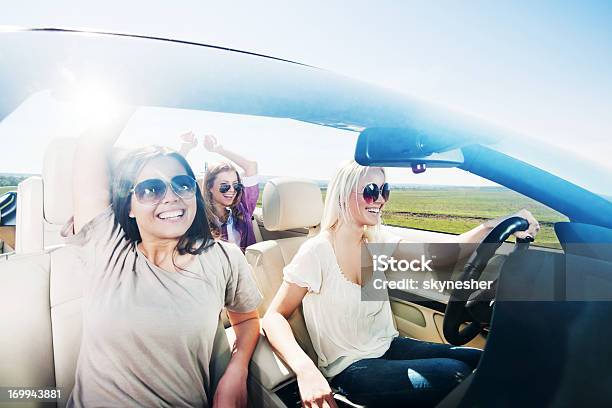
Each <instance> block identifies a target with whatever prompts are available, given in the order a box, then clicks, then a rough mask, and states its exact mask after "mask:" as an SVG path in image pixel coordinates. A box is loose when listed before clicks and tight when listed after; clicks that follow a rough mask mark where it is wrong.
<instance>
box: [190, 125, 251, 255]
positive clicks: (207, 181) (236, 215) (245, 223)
mask: <svg viewBox="0 0 612 408" xmlns="http://www.w3.org/2000/svg"><path fill="white" fill-rule="evenodd" d="M181 139H182V140H183V143H182V145H181V149H180V152H181V153H182V154H183V155H185V156H186V155H187V154H188V153H189V151H190V150H191V149H193V148H194V147H195V146H196V145H197V140H196V139H195V135H194V134H193V132H188V133H185V134H183V135H181ZM204 147H205V148H206V149H207V150H208V151H210V152H214V153H217V154H220V155H221V156H223V157H225V158H227V159H229V160H231V161H232V162H234V163H236V164H237V165H238V166H239V167H240V168H241V169H242V170H243V171H244V172H243V173H242V175H240V174H239V173H238V170H237V169H236V167H234V165H233V164H231V163H230V162H222V163H218V164H215V165H213V166H211V167H209V168H208V169H207V171H206V175H205V176H204V193H205V195H204V198H205V201H206V204H207V206H206V211H207V216H208V219H209V220H210V221H211V229H212V231H213V234H215V236H218V237H220V238H221V239H223V240H225V241H228V242H232V243H235V244H236V245H238V246H239V247H240V249H241V250H242V251H243V252H244V251H245V249H246V247H248V246H249V245H251V244H254V243H255V232H254V231H253V222H252V219H253V211H255V207H256V206H257V198H258V197H259V185H258V180H257V162H256V161H252V160H248V159H246V158H244V157H242V156H241V155H239V154H237V153H234V152H232V151H230V150H227V149H225V148H223V146H221V145H220V144H219V143H218V141H217V138H216V137H215V136H211V135H206V136H205V137H204Z"/></svg>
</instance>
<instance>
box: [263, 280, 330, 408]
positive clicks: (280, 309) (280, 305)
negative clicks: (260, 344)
mask: <svg viewBox="0 0 612 408" xmlns="http://www.w3.org/2000/svg"><path fill="white" fill-rule="evenodd" d="M307 291H308V290H307V289H306V288H302V287H300V286H298V285H296V284H293V283H287V282H283V284H282V285H281V287H280V288H279V289H278V292H276V296H274V299H273V300H272V303H271V304H270V306H269V307H268V310H267V311H266V314H265V316H264V318H263V329H264V332H265V333H266V336H267V338H268V340H269V341H270V344H271V345H272V347H274V349H275V350H276V351H277V352H278V354H280V357H281V358H282V359H283V360H284V361H285V362H286V363H287V364H288V365H289V367H291V369H292V370H293V372H294V373H295V374H296V375H297V380H298V386H299V389H300V395H301V398H302V402H303V403H304V404H305V406H309V407H323V406H325V405H324V402H326V403H327V404H328V406H330V407H336V403H335V402H334V398H333V395H332V391H331V388H330V386H329V384H328V383H327V380H326V379H325V377H323V374H321V372H320V371H319V369H318V368H317V366H316V365H315V364H314V363H313V362H312V360H311V359H310V357H308V355H307V354H306V353H305V352H304V350H302V348H301V347H300V346H299V344H298V343H297V341H296V340H295V337H294V336H293V331H292V330H291V326H290V325H289V322H288V320H287V319H288V318H289V316H291V315H292V314H293V312H294V311H295V309H297V308H298V307H299V306H300V304H301V303H302V299H303V298H304V296H305V295H306V293H307Z"/></svg>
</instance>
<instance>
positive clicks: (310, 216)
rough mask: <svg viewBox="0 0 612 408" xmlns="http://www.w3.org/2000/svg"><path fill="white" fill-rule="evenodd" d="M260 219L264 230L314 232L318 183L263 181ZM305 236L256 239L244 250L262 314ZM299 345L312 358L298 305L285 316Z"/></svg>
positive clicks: (318, 215)
mask: <svg viewBox="0 0 612 408" xmlns="http://www.w3.org/2000/svg"><path fill="white" fill-rule="evenodd" d="M262 208H263V222H264V226H265V228H266V230H268V231H285V230H291V229H296V228H304V227H306V228H308V231H309V233H308V236H312V235H314V234H316V232H317V228H318V225H319V223H320V222H321V216H322V214H323V200H322V197H321V190H320V188H319V186H318V185H317V184H316V183H315V182H313V181H310V180H301V179H292V178H277V179H272V180H270V181H268V183H266V185H265V187H264V191H263V197H262ZM308 236H306V235H304V236H303V237H293V238H284V239H277V240H269V241H263V242H258V243H256V244H254V245H251V246H250V247H248V248H247V250H246V258H247V261H248V262H249V264H250V265H251V266H252V268H253V272H254V274H255V280H256V281H257V284H258V286H259V290H260V291H261V293H262V295H263V297H264V300H263V302H262V303H261V305H260V308H259V313H260V314H261V315H263V314H264V313H265V311H266V310H267V308H268V306H269V305H270V302H271V301H272V298H273V297H274V295H275V294H276V291H277V290H278V288H279V287H280V285H281V283H282V281H283V268H284V267H285V265H287V264H289V262H291V260H292V259H293V256H294V255H295V254H296V252H297V250H298V248H299V247H300V245H302V244H303V243H304V242H305V241H306V239H308ZM289 323H290V324H291V327H292V329H293V332H294V334H295V337H296V339H297V341H298V343H299V344H300V346H301V347H302V348H303V349H304V350H305V351H306V352H307V353H308V355H309V356H310V358H312V359H313V360H314V361H316V353H315V351H314V349H313V347H312V343H311V341H310V337H309V336H308V332H307V331H306V324H305V322H304V318H303V315H302V311H301V309H298V310H296V312H295V313H294V314H293V316H291V318H290V319H289Z"/></svg>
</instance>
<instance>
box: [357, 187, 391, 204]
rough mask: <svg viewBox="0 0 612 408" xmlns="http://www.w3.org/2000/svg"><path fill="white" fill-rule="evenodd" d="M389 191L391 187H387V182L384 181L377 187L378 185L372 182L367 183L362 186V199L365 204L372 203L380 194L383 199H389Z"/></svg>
mask: <svg viewBox="0 0 612 408" xmlns="http://www.w3.org/2000/svg"><path fill="white" fill-rule="evenodd" d="M390 193H391V189H390V188H389V183H385V184H383V185H382V186H380V187H378V185H376V184H374V183H368V184H366V186H365V187H364V188H363V193H362V194H363V200H364V201H365V202H366V203H367V204H372V203H373V202H374V201H376V200H378V197H379V196H381V195H382V198H384V199H385V201H389V194H390Z"/></svg>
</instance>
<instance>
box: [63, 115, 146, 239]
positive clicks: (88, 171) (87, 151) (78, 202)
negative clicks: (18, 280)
mask: <svg viewBox="0 0 612 408" xmlns="http://www.w3.org/2000/svg"><path fill="white" fill-rule="evenodd" d="M133 112H134V109H133V108H131V107H130V108H124V109H123V110H122V111H121V112H120V113H118V114H116V115H113V116H112V117H109V118H107V119H106V120H105V122H104V123H102V124H99V125H97V126H95V127H93V128H91V129H89V130H87V131H86V132H85V133H83V135H82V136H81V137H80V138H79V139H78V141H77V147H76V151H75V154H74V167H73V171H72V173H73V186H74V188H73V193H72V202H73V207H74V233H75V234H76V233H78V232H79V231H80V230H81V228H83V226H84V225H85V224H87V223H88V222H89V221H90V220H92V219H93V218H95V217H96V216H97V215H98V214H100V213H101V212H102V211H104V210H105V209H106V207H108V206H109V204H110V199H111V197H110V168H109V156H110V152H111V149H112V146H113V144H114V143H115V141H116V140H117V138H118V137H119V135H120V134H121V131H122V130H123V128H124V127H125V124H126V123H127V121H128V120H129V118H130V117H131V116H132V113H133Z"/></svg>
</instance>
